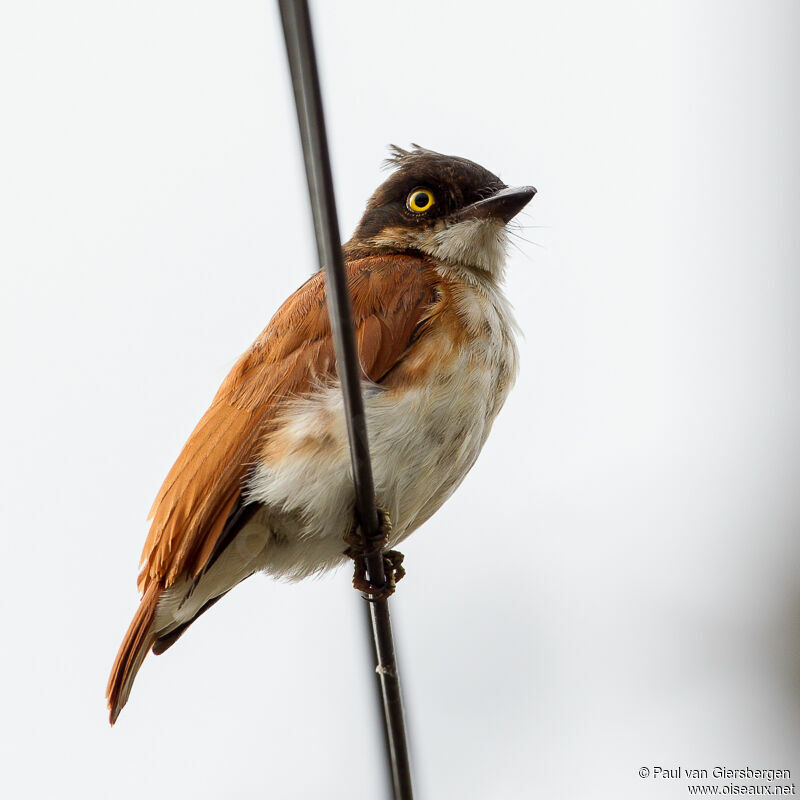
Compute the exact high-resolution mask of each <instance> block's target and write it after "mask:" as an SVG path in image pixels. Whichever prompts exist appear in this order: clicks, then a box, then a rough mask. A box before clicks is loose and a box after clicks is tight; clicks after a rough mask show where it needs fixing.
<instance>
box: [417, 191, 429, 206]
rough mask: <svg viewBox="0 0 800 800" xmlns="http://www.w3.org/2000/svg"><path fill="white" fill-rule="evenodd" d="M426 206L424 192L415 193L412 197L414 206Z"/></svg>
mask: <svg viewBox="0 0 800 800" xmlns="http://www.w3.org/2000/svg"><path fill="white" fill-rule="evenodd" d="M427 204H428V195H427V194H425V192H417V193H416V194H415V195H414V205H415V206H425V205H427Z"/></svg>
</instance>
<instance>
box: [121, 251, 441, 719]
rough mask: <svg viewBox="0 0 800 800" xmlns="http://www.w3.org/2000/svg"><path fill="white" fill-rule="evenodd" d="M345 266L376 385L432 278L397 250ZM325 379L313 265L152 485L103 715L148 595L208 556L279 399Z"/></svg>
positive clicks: (145, 640)
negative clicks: (126, 623)
mask: <svg viewBox="0 0 800 800" xmlns="http://www.w3.org/2000/svg"><path fill="white" fill-rule="evenodd" d="M346 268H347V275H348V282H349V286H350V291H351V296H352V300H353V317H354V321H355V327H356V341H357V345H358V350H359V359H360V362H361V368H362V371H363V374H364V376H365V377H366V378H368V379H369V380H372V381H374V382H376V383H380V382H381V379H382V378H383V377H384V376H385V375H386V374H387V373H389V372H390V371H391V370H392V369H393V367H394V366H396V365H397V363H398V362H399V361H400V360H401V359H402V357H403V354H404V353H405V352H406V350H407V349H408V347H409V345H410V344H411V342H412V340H413V338H414V337H415V335H416V332H418V331H419V329H420V327H421V326H422V325H423V323H424V321H425V319H426V315H427V314H428V312H429V310H430V308H431V305H432V304H433V303H434V302H435V300H436V298H437V276H436V273H435V272H434V270H433V268H432V267H431V266H430V265H429V264H428V263H427V262H426V261H425V260H423V259H421V258H413V257H409V256H399V255H396V256H385V257H379V256H371V257H367V258H362V259H359V260H355V261H350V262H348V263H347V265H346ZM334 378H335V357H334V347H333V341H332V336H331V328H330V321H329V318H328V312H327V308H326V304H325V280H324V274H323V273H321V272H318V273H316V274H315V275H314V276H313V277H312V278H310V279H309V280H308V281H306V283H305V284H304V285H303V286H301V287H300V288H299V289H298V290H297V291H296V292H295V293H294V294H293V295H292V296H291V297H289V299H288V300H287V301H286V302H285V303H284V304H283V306H282V307H281V308H280V309H279V311H278V312H277V313H276V314H275V316H274V317H273V318H272V320H271V321H270V323H269V325H267V327H266V328H265V329H264V331H263V332H262V333H261V335H260V336H259V337H258V338H257V339H256V341H255V342H254V343H253V345H252V346H251V347H250V349H249V350H248V351H247V352H246V353H245V354H244V355H243V356H242V357H241V358H240V359H239V360H238V362H237V363H236V364H235V365H234V367H233V369H232V370H231V371H230V373H229V374H228V376H227V377H226V378H225V380H224V381H223V383H222V385H221V386H220V388H219V391H218V392H217V394H216V396H215V397H214V400H213V402H212V403H211V406H210V408H209V409H208V411H207V412H206V413H205V414H204V415H203V418H202V419H201V420H200V422H199V423H198V424H197V427H196V428H195V429H194V431H193V432H192V434H191V436H190V437H189V439H188V441H187V442H186V444H185V445H184V447H183V450H182V451H181V454H180V455H179V456H178V459H177V460H176V462H175V464H174V465H173V467H172V469H171V470H170V471H169V474H168V475H167V478H166V480H165V481H164V484H163V485H162V487H161V489H160V491H159V492H158V495H157V497H156V499H155V502H154V503H153V507H152V509H151V511H150V519H151V521H152V522H151V527H150V531H149V533H148V536H147V540H146V542H145V545H144V550H143V552H142V563H143V568H142V571H141V573H140V575H139V589H140V591H141V592H142V594H143V600H142V606H140V609H139V611H138V612H137V616H136V618H135V619H134V623H132V625H131V628H130V629H129V631H128V634H127V635H126V637H125V640H124V641H123V643H122V646H121V648H120V652H119V654H118V656H117V660H116V662H115V664H114V669H113V671H112V676H111V679H110V680H109V686H108V698H109V707H110V708H111V713H112V720H113V719H115V718H116V714H118V713H119V710H120V708H121V707H122V705H123V704H124V700H125V699H126V698H127V694H128V692H129V691H130V685H131V683H132V679H133V677H134V676H135V671H136V670H137V669H138V667H139V665H140V664H141V661H142V659H143V657H144V654H145V653H146V652H147V650H148V649H149V647H150V646H151V645H152V642H153V636H152V635H151V634H152V631H151V630H150V629H149V628H148V625H149V626H151V627H152V623H153V619H154V617H155V611H156V604H157V598H158V595H160V593H161V592H162V591H163V590H164V589H165V588H167V587H169V586H171V585H172V584H174V583H175V582H176V581H177V580H178V579H179V578H183V577H185V576H189V577H191V578H194V577H196V576H197V575H198V574H199V573H200V572H201V571H202V570H203V568H204V567H205V565H206V564H207V562H208V560H209V558H211V556H212V554H213V553H214V549H215V545H216V544H217V543H218V541H219V539H220V537H221V536H222V533H223V530H224V529H225V524H226V521H227V520H228V518H229V515H230V514H231V512H232V511H234V509H235V508H236V506H237V500H238V499H239V495H240V493H241V491H242V487H243V485H244V484H245V481H246V478H247V473H248V471H249V470H250V469H251V468H252V465H253V463H254V461H255V460H256V458H257V453H258V450H259V447H260V446H261V445H262V443H263V441H264V437H265V436H267V435H268V434H269V430H270V426H271V425H272V424H274V421H275V417H276V411H277V409H278V408H279V406H280V404H281V402H282V401H284V400H286V399H287V398H290V397H292V396H294V395H297V394H301V393H304V392H307V391H313V389H314V387H316V386H319V385H320V384H324V383H325V382H326V381H331V380H333V379H334ZM123 687H124V692H123ZM121 695H124V696H121ZM120 700H121V701H122V702H120Z"/></svg>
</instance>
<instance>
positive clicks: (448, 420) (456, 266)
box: [106, 145, 536, 725]
mask: <svg viewBox="0 0 800 800" xmlns="http://www.w3.org/2000/svg"><path fill="white" fill-rule="evenodd" d="M386 166H387V167H388V168H389V170H390V171H391V172H390V174H389V176H388V177H387V178H386V180H385V181H384V182H383V183H381V185H380V186H379V187H378V188H377V190H376V191H375V192H374V193H373V194H372V196H371V197H370V199H369V201H368V202H367V205H366V209H365V210H364V213H363V215H362V217H361V219H360V221H359V223H358V225H357V227H356V229H355V232H354V233H353V236H352V238H351V239H350V240H349V241H348V242H347V243H345V244H344V246H343V255H344V264H345V271H346V277H347V285H348V288H349V291H350V294H351V298H352V308H353V320H354V325H355V333H356V344H357V349H358V356H359V362H360V369H361V386H362V392H363V397H364V408H365V416H366V424H367V431H368V439H369V452H370V457H371V460H372V465H373V472H374V481H375V493H376V500H377V503H378V507H379V509H380V513H381V520H382V524H381V535H382V536H383V537H384V539H385V544H386V546H387V547H388V548H394V547H395V546H396V545H398V544H399V543H400V542H402V541H403V540H404V539H405V538H406V537H407V536H409V534H411V533H412V532H413V531H414V530H416V529H417V528H419V527H420V526H421V525H422V524H423V523H424V522H425V521H426V520H428V519H429V518H430V517H431V515H433V514H434V513H435V512H436V511H437V510H438V509H439V508H440V507H441V506H442V504H443V503H444V502H445V501H446V500H447V499H448V498H449V497H450V496H451V495H452V494H453V492H454V491H455V490H456V488H457V487H458V486H459V484H460V483H461V482H462V481H463V479H464V477H465V476H466V475H467V473H468V472H469V470H470V469H471V468H472V466H473V464H474V463H475V461H476V459H477V458H478V455H479V453H480V451H481V449H482V447H483V445H484V443H485V442H486V439H487V437H488V435H489V432H490V429H491V427H492V424H493V422H494V420H495V418H496V416H497V414H498V412H499V411H500V409H501V407H502V406H503V404H504V402H505V400H506V398H507V396H508V394H509V391H510V389H511V387H512V385H513V383H514V381H515V378H516V375H517V371H518V350H517V345H516V338H517V336H518V334H519V329H518V327H517V324H516V322H515V320H514V316H513V311H512V307H511V305H510V303H509V301H508V299H507V297H506V295H505V293H504V291H503V283H504V277H505V270H506V251H507V245H508V231H507V225H508V223H509V222H510V221H511V220H512V219H513V218H514V217H515V216H516V215H517V214H518V213H519V212H520V211H521V210H522V209H523V208H524V207H525V206H526V205H527V204H528V202H529V201H530V200H531V199H532V198H533V196H534V195H535V194H536V189H535V188H533V187H532V186H521V187H509V186H507V185H506V184H505V183H503V181H501V180H500V178H499V177H497V176H496V175H494V174H493V173H491V172H489V171H488V170H487V169H485V168H484V167H482V166H480V165H479V164H477V163H475V162H473V161H470V160H468V159H466V158H461V157H457V156H447V155H443V154H441V153H438V152H435V151H433V150H427V149H425V148H423V147H420V146H419V145H412V146H411V148H410V149H403V148H400V147H397V146H391V147H390V156H389V158H388V159H387V161H386ZM354 502H355V496H354V488H353V474H352V468H351V462H350V455H349V449H348V439H347V426H346V420H345V414H344V406H343V399H342V394H341V390H340V385H339V383H338V379H337V373H336V363H335V354H334V346H333V340H332V333H331V323H330V321H329V317H328V312H327V307H326V288H325V277H324V272H323V271H318V272H316V273H315V274H314V275H313V276H312V277H311V278H310V279H308V280H307V281H306V282H305V283H304V284H303V285H302V286H301V287H300V288H299V289H297V291H295V292H294V294H292V295H291V296H290V297H289V298H288V299H287V300H286V301H285V302H284V303H283V305H282V306H281V307H280V308H279V310H278V311H277V312H276V313H275V315H274V316H273V317H272V319H271V320H270V322H269V323H268V325H267V327H266V328H265V329H264V330H263V331H262V333H261V334H260V335H259V336H258V337H257V338H256V340H255V342H254V343H253V344H252V346H251V347H250V348H249V349H248V350H247V351H246V352H245V353H244V354H243V355H242V356H241V357H240V358H239V360H238V361H237V362H236V363H235V365H234V366H233V368H232V369H231V371H230V373H229V374H228V375H227V377H226V378H225V379H224V381H223V382H222V385H221V386H220V388H219V390H218V391H217V393H216V395H215V397H214V398H213V401H212V403H211V406H210V407H209V409H208V410H207V411H206V413H205V414H204V416H203V417H202V418H201V419H200V421H199V422H198V424H197V426H196V427H195V429H194V431H193V432H192V434H191V435H190V436H189V439H188V441H187V442H186V444H185V445H184V447H183V450H182V451H181V453H180V455H179V456H178V459H177V460H176V461H175V464H174V465H173V467H172V469H171V470H170V471H169V473H168V475H167V477H166V479H165V480H164V483H163V485H162V486H161V489H160V490H159V492H158V495H157V496H156V499H155V502H154V503H153V506H152V508H151V511H150V515H149V520H150V521H151V525H150V529H149V533H148V535H147V538H146V541H145V544H144V549H143V552H142V558H141V572H140V574H139V578H138V588H139V591H140V592H141V600H140V604H139V607H138V609H137V611H136V612H135V615H134V617H133V620H132V621H131V623H130V626H129V628H128V630H127V632H126V634H125V637H124V639H123V641H122V644H121V646H120V648H119V652H118V654H117V656H116V659H115V661H114V664H113V667H112V670H111V675H110V677H109V680H108V685H107V689H106V698H107V701H108V710H109V719H110V722H111V724H112V725H113V724H114V723H115V722H116V720H117V717H118V716H119V713H120V711H121V710H122V708H123V707H124V706H125V704H126V702H127V701H128V698H129V695H130V692H131V687H132V685H133V682H134V679H135V677H136V674H137V673H138V671H139V669H140V667H141V666H142V662H143V661H144V658H145V656H146V655H147V654H148V652H150V651H151V650H152V652H153V653H155V654H157V655H158V654H160V653H163V652H164V651H165V650H167V649H168V648H169V647H171V646H172V645H173V644H174V643H175V642H176V641H177V640H178V638H179V637H180V636H181V635H182V634H183V633H184V632H185V631H186V629H187V628H188V627H189V626H190V625H191V624H193V623H194V622H195V620H197V618H198V617H199V616H200V615H201V614H203V613H205V612H206V611H207V610H208V609H209V608H211V606H213V605H214V604H215V603H216V602H217V601H219V600H220V599H221V598H222V597H223V596H224V595H225V594H226V593H227V592H228V591H230V590H231V589H232V588H233V587H234V586H236V585H237V584H238V583H240V582H241V581H243V580H245V579H246V578H248V577H250V576H251V575H253V574H255V573H258V572H264V573H267V574H268V575H271V576H274V577H277V578H284V579H290V580H300V579H302V578H305V577H308V576H310V575H313V574H317V573H321V572H323V571H325V570H328V569H331V568H334V567H336V566H339V565H341V564H343V563H345V562H347V560H348V559H349V558H351V557H355V555H356V554H355V553H354V550H357V547H356V546H355V542H356V541H357V537H355V538H354V535H353V532H354V530H355V528H356V523H355V522H354V519H355V515H354ZM392 552H393V553H394V552H395V551H392ZM396 555H397V556H399V554H396ZM401 560H402V556H399V557H398V558H395V559H394V560H393V561H392V560H391V559H390V561H391V563H390V564H389V567H390V572H391V577H392V578H393V579H399V577H401V576H402V574H403V569H402V567H401V566H400V564H399V562H400V561H401ZM356 572H357V573H358V569H357V570H356ZM358 580H359V578H358V575H357V576H356V578H355V579H354V583H356V585H359V583H358ZM362 580H363V575H362ZM394 582H395V580H392V586H393V585H394Z"/></svg>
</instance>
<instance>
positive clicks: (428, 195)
mask: <svg viewBox="0 0 800 800" xmlns="http://www.w3.org/2000/svg"><path fill="white" fill-rule="evenodd" d="M435 202H436V201H435V200H434V199H433V192H431V191H430V190H429V189H414V191H413V192H411V194H410V195H409V196H408V198H407V199H406V205H407V206H408V210H409V211H413V212H414V213H415V214H422V213H423V212H425V211H427V210H428V209H429V208H430V207H431V206H432V205H433V204H434V203H435Z"/></svg>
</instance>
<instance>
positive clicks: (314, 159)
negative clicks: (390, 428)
mask: <svg viewBox="0 0 800 800" xmlns="http://www.w3.org/2000/svg"><path fill="white" fill-rule="evenodd" d="M278 6H279V9H280V14H281V21H282V23H283V34H284V39H285V42H286V52H287V55H288V58H289V68H290V71H291V75H292V86H293V88H294V99H295V105H296V106H297V118H298V123H299V125H300V138H301V140H302V144H303V158H304V160H305V165H306V177H307V178H308V191H309V194H310V196H311V210H312V212H313V216H314V230H315V233H316V238H317V251H318V253H319V261H320V264H321V265H323V266H324V267H325V273H326V289H327V299H328V313H329V315H330V318H331V327H332V329H333V337H334V343H335V347H336V364H337V369H338V372H339V381H340V383H341V386H342V393H343V395H344V408H345V415H346V418H347V431H348V436H349V439H350V456H351V462H352V468H353V482H354V484H355V495H356V516H357V519H358V522H359V526H360V529H361V533H362V535H363V536H364V546H365V551H366V552H367V556H366V558H365V561H366V567H367V575H368V578H369V581H370V583H371V584H372V585H373V586H376V587H379V586H383V585H384V584H385V582H386V574H385V571H384V564H383V554H382V553H381V552H374V551H373V552H370V551H371V550H372V548H371V547H370V546H369V541H368V539H369V538H373V540H374V537H375V536H376V534H377V533H378V511H377V507H376V504H375V486H374V482H373V478H372V464H371V463H370V458H369V444H368V441H367V425H366V418H365V416H364V401H363V398H362V396H361V379H360V368H359V361H358V352H357V350H356V339H355V331H354V327H353V309H352V302H351V299H350V292H349V289H348V285H347V276H346V274H345V269H344V258H343V255H342V247H341V242H340V240H339V222H338V219H337V216H336V204H335V200H334V194H333V178H332V176H331V167H330V157H329V154H328V142H327V136H326V133H325V120H324V117H323V111H322V95H321V91H320V86H319V75H318V73H317V62H316V56H315V53H314V42H313V38H312V34H311V20H310V16H309V11H308V3H307V0H278ZM369 608H370V614H371V619H372V634H373V639H374V643H375V653H376V655H377V662H378V663H377V667H376V672H377V673H378V677H379V679H380V685H381V694H382V697H383V717H384V727H385V733H386V740H387V742H388V756H389V761H390V767H391V773H392V788H393V791H394V797H395V800H411V798H412V796H413V793H412V788H411V769H410V763H409V756H408V743H407V737H406V730H405V719H404V713H403V702H402V697H401V694H400V681H399V677H398V673H397V663H396V659H395V652H394V641H393V638H392V626H391V620H390V618H389V604H388V602H387V601H386V600H378V601H375V602H371V603H370V604H369Z"/></svg>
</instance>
